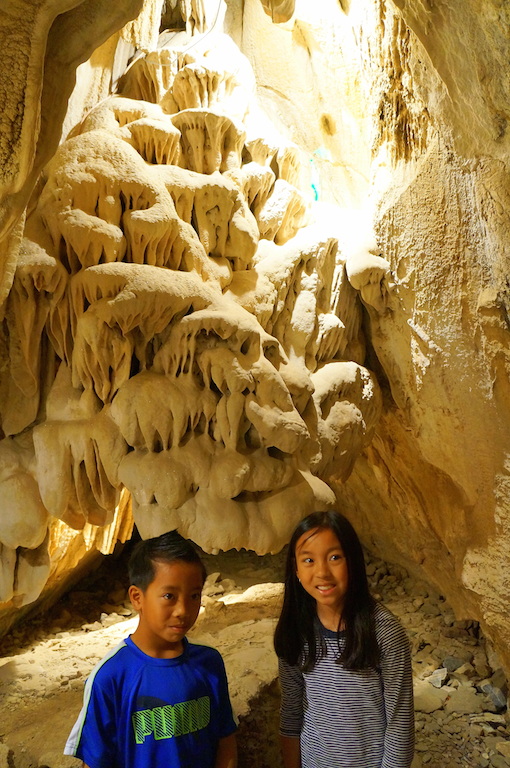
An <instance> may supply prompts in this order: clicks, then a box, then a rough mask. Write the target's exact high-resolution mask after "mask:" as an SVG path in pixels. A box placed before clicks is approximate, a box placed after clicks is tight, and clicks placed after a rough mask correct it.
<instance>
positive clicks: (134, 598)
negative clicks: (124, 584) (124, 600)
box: [128, 584, 143, 611]
mask: <svg viewBox="0 0 510 768" xmlns="http://www.w3.org/2000/svg"><path fill="white" fill-rule="evenodd" d="M128 595H129V599H130V600H131V605H132V606H133V608H134V609H135V611H140V610H141V608H142V600H143V591H142V590H141V589H140V587H135V585H134V584H131V586H130V587H129V589H128Z"/></svg>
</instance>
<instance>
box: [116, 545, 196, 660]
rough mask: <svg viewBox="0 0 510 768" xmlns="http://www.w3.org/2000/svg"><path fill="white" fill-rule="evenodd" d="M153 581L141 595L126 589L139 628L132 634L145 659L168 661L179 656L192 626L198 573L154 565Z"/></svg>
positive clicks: (180, 565)
mask: <svg viewBox="0 0 510 768" xmlns="http://www.w3.org/2000/svg"><path fill="white" fill-rule="evenodd" d="M154 570H155V574H154V579H153V580H152V581H151V583H150V584H149V586H148V587H147V589H146V590H145V592H142V590H141V589H139V588H138V587H135V586H131V587H130V589H129V596H130V598H131V602H132V603H133V607H134V608H135V609H136V610H137V611H138V614H139V624H138V628H137V630H136V632H135V633H134V634H133V640H134V642H135V643H136V644H137V645H138V647H139V648H140V649H141V650H142V651H144V653H147V654H148V655H149V656H155V657H159V658H171V657H172V656H178V655H179V654H180V653H182V639H183V637H184V635H185V634H186V632H188V631H189V630H190V629H191V627H192V626H193V624H194V623H195V621H196V619H197V616H198V612H199V610H200V598H201V595H202V587H203V582H202V570H201V568H200V566H199V565H197V564H196V563H186V562H185V561H184V560H174V561H173V562H170V563H165V562H155V563H154Z"/></svg>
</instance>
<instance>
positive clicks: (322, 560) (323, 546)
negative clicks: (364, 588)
mask: <svg viewBox="0 0 510 768" xmlns="http://www.w3.org/2000/svg"><path fill="white" fill-rule="evenodd" d="M295 557H296V574H297V577H298V579H299V581H300V582H301V586H302V587H303V589H304V590H305V591H306V592H308V594H309V595H311V596H312V597H313V599H314V600H315V602H316V604H317V616H318V617H319V619H320V621H321V622H322V624H323V625H324V626H325V627H326V628H327V629H332V630H336V629H338V624H339V621H340V618H341V615H342V611H343V607H344V603H345V596H346V594H347V587H348V584H349V575H348V570H347V560H346V558H345V555H344V552H343V549H342V545H341V544H340V542H339V541H338V538H337V537H336V534H335V533H334V532H333V531H332V530H331V529H330V528H312V530H311V531H307V532H306V533H303V534H302V536H300V537H299V539H298V540H297V542H296V549H295Z"/></svg>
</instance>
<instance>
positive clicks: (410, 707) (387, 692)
mask: <svg viewBox="0 0 510 768" xmlns="http://www.w3.org/2000/svg"><path fill="white" fill-rule="evenodd" d="M378 639H379V647H380V648H381V673H382V679H383V686H384V708H385V714H386V732H385V737H384V757H383V761H382V764H381V768H410V766H411V763H412V761H413V755H414V701H413V673H412V666H411V650H410V646H409V640H408V638H407V635H406V633H405V632H404V629H403V628H402V626H401V624H400V622H399V621H397V619H396V618H395V617H394V616H392V615H388V616H387V617H384V619H383V624H382V627H381V629H380V636H379V638H378Z"/></svg>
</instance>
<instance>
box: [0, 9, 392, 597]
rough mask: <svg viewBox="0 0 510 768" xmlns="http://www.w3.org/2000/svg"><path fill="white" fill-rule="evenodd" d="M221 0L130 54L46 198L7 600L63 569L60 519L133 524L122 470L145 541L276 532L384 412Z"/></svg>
mask: <svg viewBox="0 0 510 768" xmlns="http://www.w3.org/2000/svg"><path fill="white" fill-rule="evenodd" d="M206 10H207V6H204V13H203V14H201V13H200V9H199V12H194V14H193V13H191V12H190V14H189V15H188V17H187V19H186V26H187V31H186V32H184V31H182V32H179V33H164V34H162V35H161V37H160V42H159V44H158V47H157V48H156V49H155V50H152V51H151V52H149V53H140V54H138V55H137V56H136V57H135V58H134V60H133V61H132V63H131V64H130V66H129V68H128V70H127V71H126V72H125V74H124V76H123V77H122V79H121V81H120V83H119V93H118V94H117V95H115V96H112V97H110V98H108V99H107V100H104V101H102V102H101V103H100V104H99V105H98V106H96V107H95V108H94V109H92V110H91V111H90V112H89V113H88V114H87V115H86V117H85V118H84V119H83V121H82V122H81V123H80V124H78V125H77V126H76V127H75V128H74V129H73V130H72V132H71V134H70V136H69V137H68V138H67V140H66V141H65V142H64V143H63V144H62V145H61V146H60V148H59V149H58V151H57V152H56V153H55V155H54V157H53V158H52V160H51V161H50V162H49V164H48V165H47V166H46V168H45V170H44V172H43V175H42V178H41V180H40V182H39V188H38V193H37V196H36V198H35V199H34V204H33V206H32V207H31V210H30V212H29V215H28V217H27V222H26V226H25V231H24V237H23V241H22V244H21V249H20V254H19V258H18V265H17V269H16V272H15V275H14V281H13V286H12V290H11V291H10V294H9V297H8V299H7V303H6V308H5V318H6V320H5V327H6V333H5V342H6V345H7V348H8V357H9V366H8V370H7V371H6V373H5V375H4V376H3V379H2V382H1V389H2V398H1V402H2V408H1V416H2V427H3V431H4V434H5V437H4V439H3V440H2V441H1V442H0V455H1V459H2V460H1V467H2V470H1V472H2V474H1V477H0V490H1V493H2V497H3V500H4V505H6V508H8V509H9V510H10V514H9V516H3V518H2V521H1V523H0V541H1V543H2V545H1V546H2V561H1V562H2V568H1V572H0V599H1V600H2V601H3V602H4V603H7V602H9V601H12V604H13V605H16V606H20V605H23V604H26V603H27V602H30V601H31V600H33V599H34V598H35V597H37V595H38V594H39V592H40V591H41V589H42V588H43V586H44V584H45V581H46V579H47V577H48V574H49V570H50V561H49V558H48V554H47V552H48V533H47V532H48V528H49V527H50V528H51V527H52V526H53V524H54V521H55V520H58V521H62V523H64V524H66V526H68V527H69V528H70V529H75V530H80V529H83V528H84V527H87V526H88V527H90V526H99V527H102V526H111V525H117V527H119V525H120V523H119V522H118V521H119V518H120V519H122V514H120V515H119V507H118V503H119V499H120V494H121V491H122V490H123V489H124V493H126V492H129V494H130V495H131V499H132V514H133V518H134V521H135V522H136V524H137V527H138V529H139V531H140V532H141V534H142V536H144V537H147V536H152V535H157V534H159V533H161V532H162V531H165V530H169V529H173V528H176V529H178V530H179V531H180V532H181V533H182V534H183V535H184V536H186V537H189V538H191V539H193V540H194V541H195V542H196V543H198V544H199V545H200V546H201V547H203V548H204V549H206V550H208V551H214V550H217V549H224V550H227V549H229V548H232V547H235V548H241V547H246V548H249V549H253V550H255V551H257V552H259V553H263V552H269V551H277V550H279V549H280V548H281V547H282V546H283V545H284V543H285V542H286V540H287V538H288V535H289V531H290V530H291V529H292V527H293V526H294V524H295V522H296V521H297V520H298V519H300V518H301V517H302V516H304V515H305V514H306V513H307V512H309V511H310V510H312V509H314V508H323V507H324V506H328V505H331V504H333V503H334V500H335V497H334V494H333V492H332V490H331V487H330V485H329V484H328V483H330V482H331V480H332V479H333V478H335V479H336V480H337V481H341V480H344V479H346V478H347V477H348V476H349V474H350V472H351V470H352V467H353V464H354V461H355V459H356V457H357V456H358V455H359V453H360V452H361V451H362V450H363V448H364V447H365V446H366V445H367V443H368V442H369V440H370V438H371V435H372V433H373V430H374V427H375V424H376V422H377V419H378V417H379V414H380V409H381V396H380V392H379V387H378V385H377V381H376V379H375V377H374V375H373V374H372V373H370V372H369V371H368V370H367V369H366V368H365V367H364V365H363V364H364V355H365V349H364V338H363V332H362V328H361V304H360V302H359V298H358V295H357V293H356V291H355V290H354V289H353V288H352V286H351V285H350V283H349V281H348V280H347V276H346V270H345V254H344V253H343V251H342V244H341V242H339V240H338V232H337V231H336V230H337V229H338V228H337V227H336V226H335V225H334V223H333V222H330V224H326V223H325V222H324V220H323V219H322V218H321V214H320V206H317V205H314V204H312V199H313V195H312V192H311V190H310V187H309V179H308V176H307V172H308V168H307V167H305V169H304V170H303V161H302V155H301V152H300V150H299V148H298V147H297V146H296V145H294V144H293V143H292V142H290V141H288V140H286V139H284V138H283V137H282V136H281V135H279V134H278V132H277V131H276V130H274V129H273V128H272V126H271V124H270V122H269V121H268V120H267V119H266V118H264V116H263V114H262V112H261V111H260V110H259V108H258V107H257V102H256V98H255V93H254V88H253V77H252V74H251V69H250V66H249V64H248V62H247V60H246V59H245V58H244V56H242V54H241V53H240V52H239V50H238V48H237V46H236V45H235V44H234V43H233V42H232V40H231V38H230V37H228V36H226V35H224V34H222V33H221V32H220V31H219V24H218V18H217V16H216V18H213V20H212V22H209V20H208V17H207V13H206ZM204 31H205V32H206V34H204ZM374 269H375V272H374ZM378 269H379V265H377V264H376V265H375V267H374V264H373V263H372V262H370V263H367V264H364V266H363V265H362V267H361V268H360V271H361V273H363V274H366V275H368V277H366V280H365V282H369V280H370V279H373V280H375V283H376V285H378V281H380V279H381V275H380V271H378ZM374 274H375V278H374V277H373V275H374ZM123 503H124V507H122V509H125V508H126V501H125V498H124V502H123ZM116 510H117V511H116ZM128 514H129V513H128V512H126V515H128ZM55 559H58V555H53V560H55ZM30 565H33V566H36V567H32V568H30V567H29V566H30Z"/></svg>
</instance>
